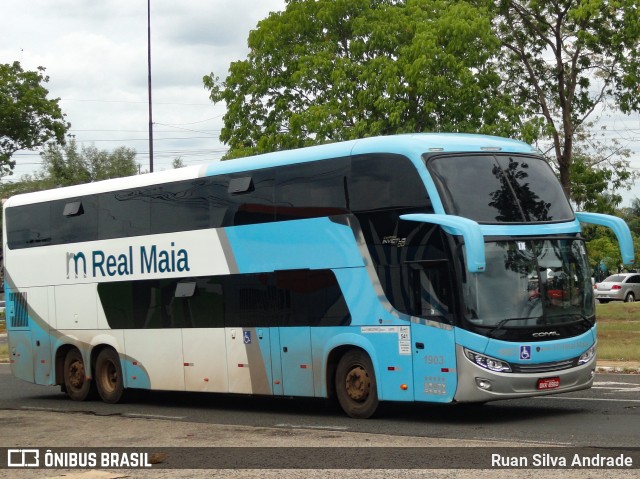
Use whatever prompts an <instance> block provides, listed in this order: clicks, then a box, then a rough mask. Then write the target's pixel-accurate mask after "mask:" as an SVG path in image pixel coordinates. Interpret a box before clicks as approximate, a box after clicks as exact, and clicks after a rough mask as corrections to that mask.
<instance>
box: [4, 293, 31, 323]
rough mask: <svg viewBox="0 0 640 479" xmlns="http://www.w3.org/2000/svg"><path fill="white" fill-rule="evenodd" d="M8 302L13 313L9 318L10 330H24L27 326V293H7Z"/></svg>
mask: <svg viewBox="0 0 640 479" xmlns="http://www.w3.org/2000/svg"><path fill="white" fill-rule="evenodd" d="M9 301H11V303H12V304H13V312H12V314H11V316H10V317H9V324H11V327H12V328H26V327H28V326H29V307H28V306H27V293H9Z"/></svg>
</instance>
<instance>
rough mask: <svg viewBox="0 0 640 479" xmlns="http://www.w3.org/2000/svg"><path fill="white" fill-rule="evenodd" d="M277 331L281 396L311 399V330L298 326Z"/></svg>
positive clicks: (312, 389)
mask: <svg viewBox="0 0 640 479" xmlns="http://www.w3.org/2000/svg"><path fill="white" fill-rule="evenodd" d="M278 329H280V361H281V367H282V394H284V395H285V396H310V397H313V396H314V388H313V368H312V358H311V328H310V327H308V326H299V327H283V328H278Z"/></svg>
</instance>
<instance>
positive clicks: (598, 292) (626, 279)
mask: <svg viewBox="0 0 640 479" xmlns="http://www.w3.org/2000/svg"><path fill="white" fill-rule="evenodd" d="M594 293H595V297H596V299H597V300H598V301H600V302H601V303H608V302H609V301H625V302H627V303H633V302H634V301H635V300H636V299H640V273H619V274H614V275H611V276H609V277H608V278H605V280H604V281H602V282H600V283H596V285H595V287H594Z"/></svg>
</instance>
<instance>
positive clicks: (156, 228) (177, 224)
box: [149, 179, 210, 234]
mask: <svg viewBox="0 0 640 479" xmlns="http://www.w3.org/2000/svg"><path fill="white" fill-rule="evenodd" d="M209 183H210V182H209V181H208V180H206V179H200V180H193V181H183V182H179V183H167V184H163V185H157V186H156V187H153V188H151V189H150V191H149V194H150V196H151V232H152V233H153V234H156V233H171V232H174V231H190V230H196V229H203V228H208V227H209V224H210V221H209V202H210V199H209V194H210V188H209Z"/></svg>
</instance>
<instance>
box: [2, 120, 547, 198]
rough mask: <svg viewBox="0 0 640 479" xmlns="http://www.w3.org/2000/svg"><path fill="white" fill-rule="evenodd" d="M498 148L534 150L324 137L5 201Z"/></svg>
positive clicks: (464, 137) (500, 147) (414, 137)
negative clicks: (372, 156)
mask: <svg viewBox="0 0 640 479" xmlns="http://www.w3.org/2000/svg"><path fill="white" fill-rule="evenodd" d="M480 151H501V152H507V153H533V152H536V151H537V150H536V149H534V148H533V147H532V146H531V145H529V144H527V143H523V142H521V141H517V140H512V139H508V138H501V137H497V136H488V135H476V134H465V133H411V134H403V135H392V136H377V137H371V138H363V139H358V140H351V141H344V142H339V143H328V144H325V145H318V146H310V147H306V148H299V149H295V150H286V151H278V152H273V153H266V154H263V155H257V156H250V157H245V158H238V159H235V160H229V161H217V162H211V163H208V164H206V165H203V166H189V167H186V168H179V169H175V170H166V171H161V172H156V173H151V174H145V175H135V176H128V177H124V178H114V179H111V180H104V181H99V182H95V183H86V184H82V185H75V186H68V187H64V188H56V189H53V190H46V191H37V192H34V193H25V194H21V195H16V196H14V197H12V198H10V199H9V200H7V201H6V202H5V207H11V206H19V205H22V204H30V203H38V202H42V201H53V200H57V199H63V198H73V197H79V196H85V195H90V194H96V193H104V192H108V191H117V190H124V189H128V188H137V187H145V186H151V185H154V184H162V183H170V182H174V181H180V180H187V179H193V178H197V177H203V176H215V175H223V174H229V173H240V172H243V171H251V170H256V169H261V168H271V167H277V166H284V165H288V164H296V163H306V162H310V161H317V160H322V159H327V158H339V157H345V156H349V155H362V154H367V153H396V154H401V155H405V156H407V157H408V158H409V159H411V160H412V161H414V162H418V161H419V159H420V157H421V155H422V154H424V153H429V152H480Z"/></svg>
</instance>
